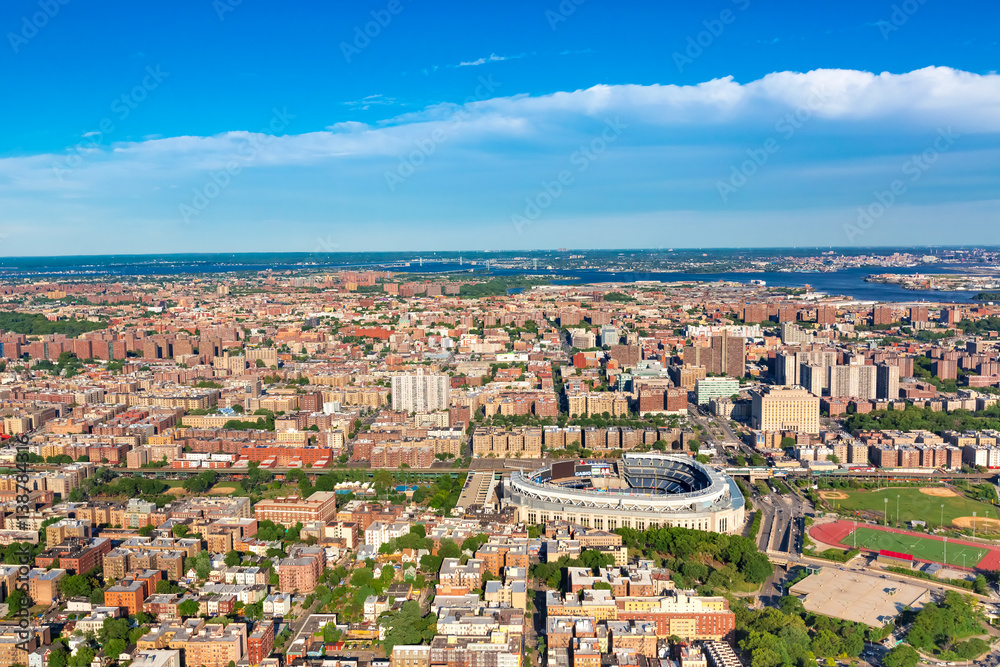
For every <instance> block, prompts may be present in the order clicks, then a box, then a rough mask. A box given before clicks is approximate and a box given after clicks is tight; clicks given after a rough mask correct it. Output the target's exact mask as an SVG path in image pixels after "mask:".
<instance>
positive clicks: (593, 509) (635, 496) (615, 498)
mask: <svg viewBox="0 0 1000 667" xmlns="http://www.w3.org/2000/svg"><path fill="white" fill-rule="evenodd" d="M503 498H504V504H505V505H506V506H508V507H513V508H515V510H516V512H517V517H518V520H519V521H524V522H526V523H531V524H536V523H544V522H546V521H570V522H573V523H578V524H581V525H583V526H587V527H590V528H596V529H598V530H615V529H616V528H635V529H637V530H646V529H648V528H652V527H654V526H680V527H683V528H694V529H697V530H709V531H714V532H718V533H738V532H740V531H741V530H742V529H743V522H744V516H745V515H744V499H743V494H742V493H741V492H740V489H739V487H738V486H737V485H736V482H735V481H733V479H732V478H730V477H728V476H727V475H725V474H723V473H721V472H719V471H717V470H714V469H712V468H709V467H707V466H704V465H702V464H700V463H698V462H697V461H695V460H694V459H691V458H689V457H685V456H671V455H665V454H625V455H624V456H623V457H622V458H621V459H618V460H589V461H579V460H574V461H560V462H557V463H553V464H552V465H551V466H550V467H548V468H542V469H540V470H537V471H534V472H531V473H524V472H520V471H516V472H514V473H512V474H511V476H510V478H509V479H508V480H506V481H505V482H504V488H503Z"/></svg>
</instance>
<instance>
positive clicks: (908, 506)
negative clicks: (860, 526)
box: [827, 487, 1000, 528]
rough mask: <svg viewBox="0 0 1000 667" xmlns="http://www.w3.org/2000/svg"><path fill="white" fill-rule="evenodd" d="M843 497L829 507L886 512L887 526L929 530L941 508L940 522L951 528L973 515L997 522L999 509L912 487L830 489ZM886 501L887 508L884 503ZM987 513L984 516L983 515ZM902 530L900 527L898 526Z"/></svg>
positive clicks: (960, 497) (936, 521)
mask: <svg viewBox="0 0 1000 667" xmlns="http://www.w3.org/2000/svg"><path fill="white" fill-rule="evenodd" d="M832 490H834V491H839V492H841V493H846V494H847V495H848V496H849V497H848V498H845V499H844V500H828V501H827V502H828V503H830V505H831V506H832V507H834V508H835V509H838V510H841V511H842V512H845V513H849V512H851V511H860V510H870V511H872V512H876V513H877V514H879V515H880V516H882V515H883V513H884V512H885V511H886V508H887V507H888V510H889V523H890V524H893V523H896V522H897V520H898V521H899V522H906V521H926V522H927V524H928V525H929V526H932V527H934V528H937V527H939V526H940V525H941V505H942V504H943V505H944V522H945V524H947V525H948V526H951V523H952V521H954V520H955V519H957V518H959V517H963V516H968V517H971V516H972V513H973V512H975V513H976V516H977V517H986V516H989V517H990V518H993V519H1000V507H994V506H993V505H988V504H986V503H981V502H978V501H976V500H970V499H969V498H966V497H964V496H954V497H951V498H938V497H936V496H929V495H927V494H926V493H921V492H920V489H918V488H915V487H897V488H889V489H882V490H881V491H852V490H849V489H832ZM897 495H898V496H899V516H898V517H897V516H896V496H897ZM886 498H888V499H889V502H888V504H887V503H886V502H885V499H886ZM987 512H988V514H987ZM899 527H900V528H902V527H903V526H902V523H900V526H899Z"/></svg>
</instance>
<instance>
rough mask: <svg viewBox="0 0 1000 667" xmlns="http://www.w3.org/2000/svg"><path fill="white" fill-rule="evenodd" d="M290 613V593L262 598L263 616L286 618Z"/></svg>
mask: <svg viewBox="0 0 1000 667" xmlns="http://www.w3.org/2000/svg"><path fill="white" fill-rule="evenodd" d="M291 611H292V594H291V593H272V594H271V595H268V596H267V597H266V598H264V616H286V615H287V614H289V613H290V612H291Z"/></svg>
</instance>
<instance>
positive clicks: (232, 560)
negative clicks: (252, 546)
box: [225, 549, 243, 567]
mask: <svg viewBox="0 0 1000 667" xmlns="http://www.w3.org/2000/svg"><path fill="white" fill-rule="evenodd" d="M242 561H243V556H241V555H240V552H239V551H236V550H235V549H234V550H233V551H230V552H229V553H227V554H226V560H225V563H226V567H236V566H237V565H239V564H240V563H241V562H242Z"/></svg>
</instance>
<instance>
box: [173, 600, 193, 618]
mask: <svg viewBox="0 0 1000 667" xmlns="http://www.w3.org/2000/svg"><path fill="white" fill-rule="evenodd" d="M177 613H178V614H180V615H181V616H183V617H184V618H187V617H189V616H197V615H198V601H197V600H184V602H181V603H180V604H179V605H177Z"/></svg>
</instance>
